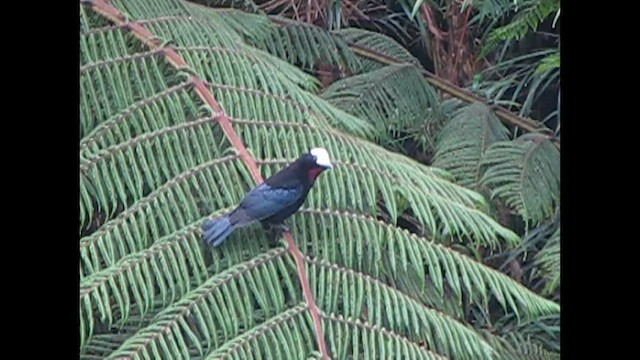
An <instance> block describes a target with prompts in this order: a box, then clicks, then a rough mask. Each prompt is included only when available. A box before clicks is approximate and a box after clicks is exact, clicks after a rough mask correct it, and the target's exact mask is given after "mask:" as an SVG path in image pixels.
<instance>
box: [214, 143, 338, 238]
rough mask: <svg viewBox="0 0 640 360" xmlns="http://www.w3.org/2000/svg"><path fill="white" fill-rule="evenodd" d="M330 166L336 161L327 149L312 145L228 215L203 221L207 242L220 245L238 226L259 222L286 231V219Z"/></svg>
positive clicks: (264, 225) (249, 193)
mask: <svg viewBox="0 0 640 360" xmlns="http://www.w3.org/2000/svg"><path fill="white" fill-rule="evenodd" d="M328 169H333V164H332V163H331V160H330V158H329V153H328V152H327V150H326V149H324V148H321V147H316V148H312V149H311V150H309V152H308V153H304V154H302V155H301V156H300V157H299V158H298V159H297V160H296V161H294V162H293V163H291V164H290V165H289V166H287V167H285V168H284V169H282V170H280V171H279V172H277V173H275V174H273V175H272V176H270V177H269V178H268V179H266V180H265V181H264V182H262V183H260V184H259V185H258V186H256V187H255V188H253V189H252V190H251V191H249V192H248V193H247V194H245V196H244V198H243V199H242V201H240V204H239V205H238V206H237V207H236V208H235V209H234V210H233V211H231V212H230V213H229V214H228V215H225V216H222V217H219V218H215V219H207V220H205V221H204V222H203V224H202V231H203V234H204V236H203V237H204V240H205V242H206V243H207V244H208V245H213V246H214V247H218V246H220V245H221V244H222V243H223V242H224V241H225V239H227V238H228V237H229V236H230V235H231V234H232V233H233V231H235V230H236V229H238V228H241V227H245V226H248V225H251V224H253V223H256V222H260V223H261V224H262V226H263V228H265V229H273V228H279V229H281V230H284V231H287V230H288V228H287V226H286V225H285V224H284V220H285V219H287V218H289V217H290V216H291V215H293V214H294V213H295V212H296V211H298V209H299V208H300V206H302V204H303V203H304V201H305V200H306V198H307V195H308V194H309V190H311V188H312V187H313V185H314V184H315V181H316V179H317V178H318V176H320V174H321V173H322V172H323V171H325V170H328Z"/></svg>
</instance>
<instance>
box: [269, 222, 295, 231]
mask: <svg viewBox="0 0 640 360" xmlns="http://www.w3.org/2000/svg"><path fill="white" fill-rule="evenodd" d="M273 227H274V229H276V230H279V231H280V233H284V232H291V230H290V229H289V227H288V226H287V225H286V224H285V223H281V224H275V225H274V226H273Z"/></svg>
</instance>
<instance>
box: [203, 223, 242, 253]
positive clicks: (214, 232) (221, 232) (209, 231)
mask: <svg viewBox="0 0 640 360" xmlns="http://www.w3.org/2000/svg"><path fill="white" fill-rule="evenodd" d="M233 230H235V226H233V225H232V224H231V221H230V220H229V217H228V216H223V217H221V218H218V219H214V220H212V219H207V220H205V222H204V223H203V224H202V231H204V241H205V242H206V243H207V244H209V245H211V244H213V246H220V244H222V243H223V242H224V240H225V239H226V238H228V237H229V235H231V233H232V232H233Z"/></svg>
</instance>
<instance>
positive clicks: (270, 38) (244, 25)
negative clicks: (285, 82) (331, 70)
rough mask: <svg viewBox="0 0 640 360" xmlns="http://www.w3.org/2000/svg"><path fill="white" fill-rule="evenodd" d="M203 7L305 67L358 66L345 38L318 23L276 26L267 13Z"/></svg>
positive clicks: (354, 68) (253, 41)
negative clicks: (321, 65) (315, 24)
mask: <svg viewBox="0 0 640 360" xmlns="http://www.w3.org/2000/svg"><path fill="white" fill-rule="evenodd" d="M203 11H205V10H203ZM206 11H208V13H210V14H212V16H213V19H215V20H218V19H220V20H221V21H224V22H225V23H226V24H227V25H228V26H229V27H231V28H233V29H234V30H235V31H236V32H238V33H239V34H242V35H243V36H244V38H245V39H246V41H247V43H248V44H250V45H252V46H255V47H257V48H259V49H261V50H265V51H266V52H268V53H270V54H272V55H274V56H277V57H279V58H280V59H283V60H285V61H287V62H289V63H290V64H293V65H297V66H299V67H301V68H303V69H305V70H309V71H311V70H314V69H316V67H317V65H318V64H324V65H331V66H334V67H337V68H340V69H343V70H349V71H350V72H358V71H359V70H360V63H359V59H358V58H357V57H356V56H355V55H354V54H353V52H352V51H351V49H350V48H349V47H348V46H347V45H346V44H345V43H344V41H343V40H342V39H341V38H340V37H337V36H334V35H333V34H331V33H330V32H328V31H326V30H324V29H321V28H319V27H316V26H313V25H310V24H308V23H304V22H296V21H292V20H289V21H287V22H285V23H282V24H281V25H280V26H277V25H276V24H277V23H278V20H277V19H278V18H277V17H275V18H273V19H275V21H276V23H274V21H273V20H272V19H270V18H267V17H266V16H263V15H258V14H247V13H245V12H241V11H236V10H231V11H230V10H228V9H222V10H218V9H207V10H206ZM220 15H224V16H220Z"/></svg>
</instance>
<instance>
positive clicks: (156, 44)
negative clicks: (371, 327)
mask: <svg viewBox="0 0 640 360" xmlns="http://www.w3.org/2000/svg"><path fill="white" fill-rule="evenodd" d="M81 2H82V3H87V4H89V6H91V8H92V9H93V10H94V11H96V12H97V13H99V14H101V15H103V16H105V17H106V18H108V19H109V20H111V21H113V22H114V23H116V24H117V25H126V28H127V29H129V30H130V31H131V32H132V34H133V35H134V36H135V37H136V38H138V39H139V40H140V41H142V42H143V43H144V44H145V45H147V46H148V47H149V48H151V49H152V50H156V49H158V48H160V47H161V44H162V42H161V41H160V40H159V39H158V38H157V37H155V36H154V35H153V34H152V33H151V32H149V31H148V30H147V29H145V28H144V27H143V25H142V24H140V23H139V22H127V19H126V18H125V16H124V15H123V14H122V13H121V12H120V11H119V10H118V9H116V8H115V7H113V6H112V5H110V4H108V3H106V2H105V0H82V1H81ZM163 50H164V56H165V57H166V58H167V60H168V61H169V62H170V63H171V64H172V65H173V66H174V67H175V68H176V69H183V68H187V67H188V65H187V63H186V62H185V60H184V59H183V58H182V57H181V56H180V55H179V54H178V53H177V52H176V51H175V50H174V49H172V48H163ZM191 81H192V83H193V84H194V87H195V89H196V93H197V94H198V96H199V97H200V98H201V99H202V100H203V101H204V102H205V103H206V104H207V105H209V106H210V107H211V108H212V109H213V110H214V111H215V112H216V115H215V118H216V120H217V122H218V123H219V124H220V126H221V127H222V130H223V131H224V133H225V135H226V136H227V138H228V139H229V141H231V144H232V145H233V146H234V148H235V149H236V150H237V151H238V152H239V155H240V157H241V158H242V160H243V161H244V163H245V165H246V166H247V167H248V168H249V171H250V173H251V176H252V177H253V179H254V180H255V181H256V182H257V183H260V182H262V181H263V179H262V175H261V174H260V171H259V170H258V166H257V165H256V162H255V161H254V160H253V158H252V157H251V155H250V154H249V152H248V151H247V149H246V148H245V146H244V144H243V143H242V140H241V139H240V137H239V136H238V134H236V132H235V130H234V129H233V125H232V124H231V121H230V119H229V117H228V116H227V115H226V114H225V112H224V111H223V110H222V108H221V107H220V105H219V104H218V102H217V101H216V100H215V98H214V97H213V95H212V94H211V92H210V91H209V88H208V87H207V86H206V85H205V83H204V81H203V80H202V79H200V78H199V77H198V76H197V75H193V76H192V78H191ZM284 237H285V239H286V241H287V243H288V245H289V251H290V252H291V254H292V255H293V257H294V259H295V262H296V266H297V269H298V277H299V279H300V283H301V285H302V290H303V293H304V297H305V300H306V301H307V304H308V305H309V312H310V313H311V317H312V318H313V325H314V327H315V330H316V341H317V342H318V346H319V347H320V352H321V353H322V358H323V359H329V353H328V351H327V344H326V342H325V339H324V333H323V332H322V321H321V319H320V315H319V310H318V307H317V305H316V303H315V300H314V299H313V294H312V293H311V288H310V286H309V280H308V279H307V275H306V272H305V267H304V264H305V261H304V257H303V255H302V253H301V252H300V250H298V248H297V246H296V244H295V242H294V240H293V237H292V236H291V234H290V233H289V232H285V234H284Z"/></svg>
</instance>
